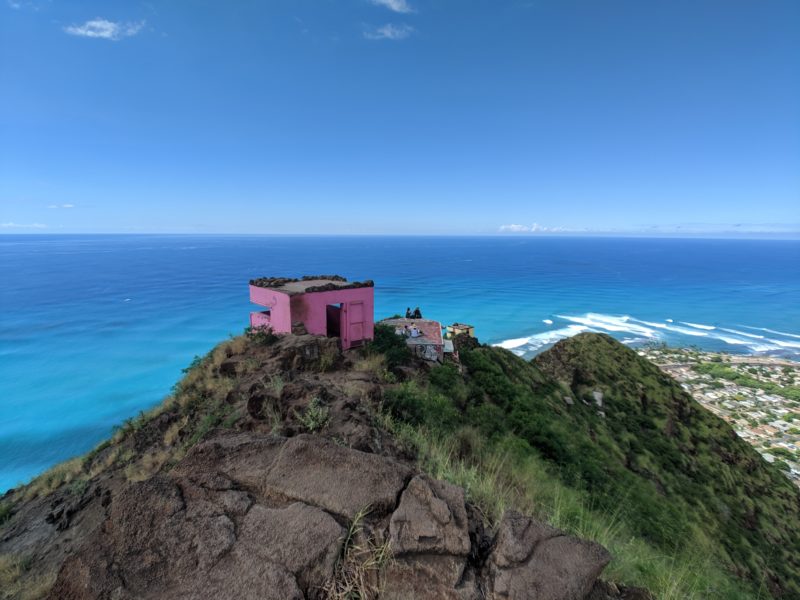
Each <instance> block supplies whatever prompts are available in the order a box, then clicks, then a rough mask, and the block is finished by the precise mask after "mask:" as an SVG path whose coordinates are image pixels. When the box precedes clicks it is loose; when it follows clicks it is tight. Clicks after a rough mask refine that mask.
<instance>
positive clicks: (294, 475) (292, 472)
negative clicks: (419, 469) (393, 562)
mask: <svg viewBox="0 0 800 600" xmlns="http://www.w3.org/2000/svg"><path fill="white" fill-rule="evenodd" d="M411 474H412V471H411V469H410V468H409V467H407V466H405V465H401V464H399V463H397V462H394V461H392V460H389V459H388V458H384V457H382V456H379V455H377V454H368V453H366V452H360V451H358V450H351V449H349V448H344V447H342V446H338V445H336V444H334V443H332V442H328V441H323V440H321V439H320V438H318V437H315V436H312V435H299V436H297V437H293V438H291V439H289V440H288V441H287V442H286V443H285V444H284V446H283V447H282V448H281V452H280V454H279V455H278V457H277V459H276V460H275V464H274V465H273V466H272V469H271V470H270V471H269V473H267V475H266V477H265V480H264V486H265V489H266V490H267V491H269V492H270V493H272V494H274V495H277V496H283V497H285V498H288V499H292V500H300V501H302V502H306V503H308V504H313V505H314V506H319V507H321V508H324V509H325V510H327V511H329V512H331V513H334V514H336V515H341V516H343V517H346V518H348V519H352V518H353V517H355V516H356V514H358V512H359V511H362V510H364V509H365V508H367V507H369V509H370V511H371V512H372V513H373V514H387V513H389V512H391V511H392V510H393V509H394V506H395V503H396V502H397V496H398V494H399V493H400V491H401V490H402V489H403V487H404V486H405V484H406V481H408V480H409V479H410V478H411Z"/></svg>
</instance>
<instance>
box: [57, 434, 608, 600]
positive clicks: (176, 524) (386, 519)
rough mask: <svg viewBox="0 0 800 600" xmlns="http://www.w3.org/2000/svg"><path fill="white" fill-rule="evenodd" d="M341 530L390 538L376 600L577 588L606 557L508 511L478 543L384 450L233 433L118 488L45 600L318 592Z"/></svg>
mask: <svg viewBox="0 0 800 600" xmlns="http://www.w3.org/2000/svg"><path fill="white" fill-rule="evenodd" d="M364 515H366V516H364ZM361 517H363V519H362V520H360V521H357V522H356V523H354V522H353V521H354V519H360V518H361ZM354 528H355V529H356V530H357V531H355V533H354V531H353V529H354ZM348 531H349V532H350V534H351V535H356V534H357V535H362V536H366V537H370V538H373V539H378V540H385V543H387V544H388V546H389V550H390V552H391V556H392V560H391V561H390V562H389V564H388V565H387V566H386V568H385V569H384V572H383V573H382V578H383V584H382V586H381V589H382V592H383V593H382V595H381V597H384V598H417V599H419V600H425V599H434V598H436V599H440V598H453V599H462V600H463V599H472V598H474V599H478V598H496V599H501V598H502V599H505V598H511V599H522V598H536V599H542V600H544V599H547V600H551V599H552V600H556V599H558V600H561V599H563V600H567V599H578V598H585V597H586V596H587V595H588V594H589V592H590V591H591V589H592V586H593V584H594V582H595V579H596V578H597V576H598V575H599V573H600V571H601V570H602V568H603V567H604V566H605V564H606V563H607V562H608V554H607V553H606V552H605V550H603V549H602V548H601V547H600V546H598V545H597V544H593V543H589V542H584V541H580V540H577V539H574V538H571V537H569V536H566V535H564V534H563V533H561V532H559V531H557V530H555V529H553V528H551V527H548V526H546V525H544V524H541V523H537V522H536V521H533V520H531V519H529V518H527V517H524V516H522V515H518V514H513V513H512V514H508V515H507V516H506V517H505V518H504V519H503V522H502V524H501V526H500V529H499V532H498V534H497V537H496V539H495V540H492V539H491V538H488V537H486V536H485V534H480V535H483V536H484V538H485V539H478V537H476V535H475V532H476V531H482V527H481V528H476V527H475V524H474V523H470V517H469V511H468V505H467V503H466V502H465V498H464V492H463V490H462V489H461V488H458V487H456V486H453V485H451V484H448V483H445V482H442V481H437V480H434V479H431V478H430V477H428V476H426V475H422V474H418V473H414V472H413V471H412V469H411V468H410V467H409V466H407V465H404V464H401V463H399V462H396V461H394V460H392V459H390V458H387V457H383V456H379V455H376V454H370V453H366V452H361V451H358V450H353V449H350V448H345V447H341V446H338V445H336V444H334V443H332V442H330V441H326V440H325V439H324V438H321V437H318V436H312V435H299V436H296V437H293V438H283V437H277V436H272V435H266V434H262V433H232V434H222V435H218V436H216V437H214V438H213V439H211V440H208V441H206V442H204V443H201V444H199V445H198V446H196V447H195V448H194V449H193V450H192V451H191V452H190V453H189V454H188V455H187V456H186V457H185V458H184V459H183V460H182V461H181V462H180V463H179V464H178V465H176V467H175V468H174V469H173V470H172V471H171V472H170V473H168V474H159V475H156V476H154V477H151V478H150V479H148V480H146V481H143V482H140V483H135V484H132V485H130V486H128V487H127V488H126V489H125V490H124V491H122V492H121V493H120V494H119V495H118V496H117V497H116V498H115V499H114V501H113V502H112V503H111V506H110V507H109V511H108V515H107V518H106V519H105V521H104V523H103V524H102V526H101V527H99V528H98V529H97V530H96V532H95V533H94V534H93V535H92V536H91V537H90V538H89V539H88V540H86V542H85V543H84V545H83V546H82V548H81V549H80V550H79V551H78V552H76V553H75V554H74V555H73V556H71V557H70V558H68V559H67V560H66V561H65V563H64V564H63V566H62V567H61V570H60V572H59V574H58V578H57V580H56V584H55V586H54V587H53V589H52V591H51V593H50V596H49V598H50V599H51V600H56V599H59V600H89V599H94V598H115V599H119V600H126V599H132V598H145V599H151V598H152V599H155V598H180V599H184V600H190V599H192V600H193V599H198V600H199V599H201V598H217V599H226V598H230V599H234V598H235V599H248V598H253V599H260V600H263V599H275V600H287V599H295V598H297V599H300V598H324V597H327V596H326V592H325V590H326V589H329V585H328V584H329V582H330V581H331V579H332V578H334V577H336V573H337V569H336V566H337V561H338V560H340V558H341V557H342V556H343V552H344V550H345V545H346V544H347V543H348V542H347V539H348ZM471 533H472V535H471ZM476 556H477V560H476Z"/></svg>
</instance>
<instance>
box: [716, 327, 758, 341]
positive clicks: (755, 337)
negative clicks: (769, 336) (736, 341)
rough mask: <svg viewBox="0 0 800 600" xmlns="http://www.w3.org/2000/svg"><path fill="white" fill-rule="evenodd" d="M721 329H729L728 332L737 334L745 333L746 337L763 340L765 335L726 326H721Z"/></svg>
mask: <svg viewBox="0 0 800 600" xmlns="http://www.w3.org/2000/svg"><path fill="white" fill-rule="evenodd" d="M720 330H721V331H727V332H728V333H735V334H736V335H743V336H744V337H749V338H753V339H756V340H763V339H764V336H763V335H758V334H757V333H745V332H744V331H738V330H736V329H726V328H725V327H720Z"/></svg>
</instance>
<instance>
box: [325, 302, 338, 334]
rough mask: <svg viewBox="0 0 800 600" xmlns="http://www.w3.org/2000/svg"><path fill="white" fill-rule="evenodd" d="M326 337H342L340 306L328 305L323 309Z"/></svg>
mask: <svg viewBox="0 0 800 600" xmlns="http://www.w3.org/2000/svg"><path fill="white" fill-rule="evenodd" d="M325 317H326V321H327V322H326V325H327V331H328V337H341V336H342V305H341V304H328V305H327V306H326V307H325Z"/></svg>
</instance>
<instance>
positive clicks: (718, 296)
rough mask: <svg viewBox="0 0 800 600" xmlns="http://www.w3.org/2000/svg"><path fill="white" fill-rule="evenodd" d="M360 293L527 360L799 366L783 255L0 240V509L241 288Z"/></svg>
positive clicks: (641, 246)
mask: <svg viewBox="0 0 800 600" xmlns="http://www.w3.org/2000/svg"><path fill="white" fill-rule="evenodd" d="M321 273H322V274H334V273H336V274H341V275H344V276H346V277H348V278H352V279H373V280H374V281H375V285H376V287H375V294H376V316H378V317H382V316H390V315H392V314H395V313H404V312H405V309H406V307H411V308H412V309H413V308H414V307H416V306H419V307H420V308H421V309H422V312H423V315H424V316H425V317H430V318H434V319H437V320H440V321H442V322H444V323H449V322H452V321H462V322H468V323H472V324H473V325H475V327H476V333H477V335H478V337H479V338H480V339H481V341H483V342H487V343H492V344H499V345H501V346H504V347H506V348H508V349H509V350H511V351H512V352H515V353H517V354H519V355H520V356H524V357H530V356H533V355H534V354H535V353H537V352H540V351H541V350H543V349H544V348H547V347H549V346H550V345H552V344H553V343H554V342H555V341H557V340H558V339H561V338H563V337H565V336H569V335H573V334H576V333H579V332H581V331H600V332H604V333H609V334H611V335H613V336H615V337H617V338H618V339H620V340H621V341H623V342H625V343H628V344H632V345H636V344H642V343H648V342H661V341H664V342H667V343H669V344H673V345H682V346H687V345H694V346H698V347H700V348H702V349H709V350H725V351H730V352H738V353H743V352H751V353H758V354H770V355H776V356H785V357H789V358H798V359H800V241H796V240H795V241H778V240H769V241H765V240H721V239H642V238H589V237H535V236H508V237H371V236H363V237H362V236H353V237H319V236H168V235H129V236H126V235H96V236H83V235H70V236H68V235H60V236H55V235H35V236H34V235H30V236H27V235H26V236H22V235H18V236H0V274H1V275H2V281H1V283H0V413H1V414H2V419H0V491H2V490H5V489H8V488H10V487H13V486H15V485H16V484H18V483H21V482H25V481H27V480H29V479H30V478H31V477H32V476H35V475H36V474H37V473H39V472H41V471H43V470H44V469H46V468H48V467H50V466H52V465H53V464H55V463H57V462H59V461H61V460H64V459H66V458H69V457H71V456H75V455H77V454H80V453H83V452H85V451H87V450H89V449H91V448H92V447H93V446H94V445H96V444H97V443H98V442H99V441H100V440H102V439H103V438H105V437H107V436H108V435H109V434H110V433H111V431H112V429H113V427H114V426H115V425H117V424H119V423H121V422H122V421H123V420H124V419H126V418H128V417H131V416H134V415H136V414H138V412H139V411H141V410H146V409H148V408H150V407H152V406H153V405H154V404H156V403H158V402H160V401H161V400H162V399H163V398H164V397H165V396H166V395H167V394H168V393H169V390H170V387H171V386H172V385H173V384H174V383H175V382H176V381H177V380H178V379H179V378H180V376H181V368H183V367H185V366H186V365H188V364H189V363H190V362H191V361H192V358H193V357H194V356H195V355H201V354H204V353H205V352H206V351H208V350H209V349H210V348H212V347H213V346H214V345H215V344H216V343H218V342H219V341H221V340H223V339H225V338H226V337H228V336H229V335H235V334H239V333H241V332H242V330H243V329H244V328H245V327H246V325H247V323H248V315H249V311H250V310H253V309H254V307H252V306H251V305H250V304H249V302H248V287H247V283H248V280H249V279H251V278H253V277H259V276H265V275H286V276H298V275H303V274H321Z"/></svg>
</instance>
